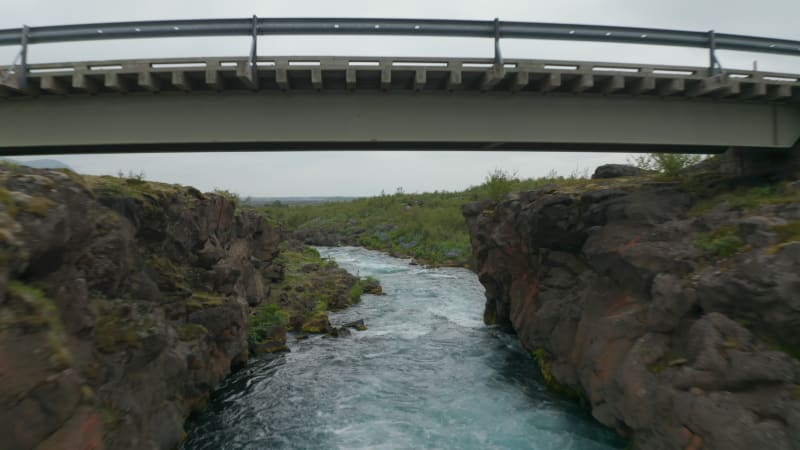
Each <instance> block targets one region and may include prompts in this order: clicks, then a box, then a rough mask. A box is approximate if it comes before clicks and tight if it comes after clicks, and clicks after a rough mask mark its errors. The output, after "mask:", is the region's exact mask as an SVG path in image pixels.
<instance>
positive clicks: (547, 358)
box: [531, 347, 589, 407]
mask: <svg viewBox="0 0 800 450" xmlns="http://www.w3.org/2000/svg"><path fill="white" fill-rule="evenodd" d="M531 355H532V356H533V359H535V360H536V362H537V363H538V364H539V372H540V373H541V375H542V380H543V381H544V384H545V385H546V386H547V387H548V388H550V390H552V391H553V392H555V393H557V394H559V395H561V396H564V397H566V398H569V399H572V400H575V401H577V402H579V403H580V404H581V405H582V406H585V407H588V406H589V402H588V400H587V398H586V393H584V392H582V391H581V390H579V389H575V388H572V387H570V386H567V385H565V384H562V383H560V382H559V381H558V380H556V378H555V377H554V376H553V371H552V361H553V357H552V355H550V353H549V352H548V351H547V350H545V349H544V348H541V347H540V348H537V349H536V350H534V351H533V352H531Z"/></svg>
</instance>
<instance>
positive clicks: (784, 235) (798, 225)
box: [772, 221, 800, 244]
mask: <svg viewBox="0 0 800 450" xmlns="http://www.w3.org/2000/svg"><path fill="white" fill-rule="evenodd" d="M772 231H774V232H775V233H777V235H778V243H779V244H785V243H788V242H798V241H800V221H795V222H789V223H787V224H785V225H775V226H774V227H772Z"/></svg>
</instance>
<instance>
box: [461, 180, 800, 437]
mask: <svg viewBox="0 0 800 450" xmlns="http://www.w3.org/2000/svg"><path fill="white" fill-rule="evenodd" d="M464 215H465V217H466V218H467V222H468V225H469V229H470V235H471V240H472V246H473V254H474V257H475V260H476V261H475V263H476V271H477V273H478V275H479V278H480V281H481V283H483V285H484V286H485V288H486V309H485V320H486V322H487V323H497V324H508V325H510V326H512V327H513V328H514V330H516V332H517V334H518V336H519V339H520V341H521V342H522V344H523V345H524V346H525V347H526V348H527V349H528V350H529V351H530V352H531V353H532V354H533V355H534V357H535V358H536V359H537V360H538V362H539V365H540V368H541V369H542V375H543V378H544V380H545V382H547V383H548V384H549V385H550V386H551V387H553V388H554V389H556V390H558V391H560V392H562V393H564V394H566V395H570V396H573V397H575V398H579V399H583V400H584V401H585V402H586V403H587V404H588V405H590V407H591V412H592V414H593V415H594V417H595V418H597V420H599V421H600V422H602V423H603V424H605V425H607V426H609V427H613V428H615V429H617V430H618V431H619V432H620V433H621V434H623V435H625V436H628V437H630V438H632V442H633V447H634V448H637V449H648V450H659V449H694V450H697V449H725V450H732V449H755V448H769V449H782V450H783V449H787V450H788V449H795V450H796V449H800V362H799V361H798V358H800V333H798V332H797V330H798V326H800V184H799V183H798V182H790V181H781V182H776V181H769V180H764V179H760V178H749V179H745V178H737V179H731V178H727V179H726V178H722V177H720V176H715V175H712V174H708V173H706V174H698V175H694V176H693V177H692V178H691V179H689V180H685V181H683V182H680V183H678V182H661V181H658V180H656V179H654V178H653V177H649V178H648V177H640V178H612V179H607V180H592V181H587V182H585V183H582V184H579V185H572V186H561V187H559V186H552V187H551V188H544V189H538V190H535V191H532V192H526V193H523V194H519V195H512V196H511V197H509V198H508V199H506V200H504V201H502V202H500V203H492V202H482V203H475V204H470V205H467V206H466V207H465V208H464Z"/></svg>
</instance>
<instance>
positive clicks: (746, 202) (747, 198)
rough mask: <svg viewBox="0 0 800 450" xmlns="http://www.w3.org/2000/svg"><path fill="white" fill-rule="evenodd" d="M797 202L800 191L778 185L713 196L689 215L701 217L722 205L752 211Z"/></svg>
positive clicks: (799, 197) (696, 206) (786, 185)
mask: <svg viewBox="0 0 800 450" xmlns="http://www.w3.org/2000/svg"><path fill="white" fill-rule="evenodd" d="M795 202H800V189H797V188H792V187H791V186H789V185H788V183H777V184H769V185H765V186H757V187H748V188H739V189H734V190H728V191H725V192H722V193H719V194H716V195H712V196H711V197H709V198H706V199H705V200H702V201H700V202H698V203H697V204H696V205H695V206H694V207H693V208H692V209H691V210H689V215H692V216H699V215H702V214H705V213H707V212H708V211H710V210H711V209H713V208H714V207H716V206H717V205H720V204H722V203H726V204H728V205H730V207H732V208H735V209H742V210H750V209H754V208H757V207H759V206H767V205H782V204H787V203H795Z"/></svg>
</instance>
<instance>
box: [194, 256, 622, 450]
mask: <svg viewBox="0 0 800 450" xmlns="http://www.w3.org/2000/svg"><path fill="white" fill-rule="evenodd" d="M320 252H321V253H322V255H323V256H327V257H331V258H333V259H334V260H336V261H337V262H338V263H339V265H340V266H341V267H343V268H345V269H347V270H348V271H350V272H351V273H354V274H356V273H357V274H359V275H361V276H362V277H364V276H374V277H376V278H378V279H380V281H381V284H382V285H383V288H384V291H385V292H386V293H387V295H385V296H372V295H365V296H364V297H363V299H362V302H361V303H360V304H359V305H356V306H354V307H352V308H350V309H348V310H347V311H344V312H342V313H338V314H331V323H332V324H333V325H339V324H342V323H345V322H347V321H351V320H355V319H364V320H365V322H366V324H367V326H368V327H369V329H368V330H367V331H362V332H358V331H353V334H352V335H351V336H349V337H343V338H327V337H323V336H312V337H311V338H309V339H307V340H302V341H295V340H294V339H292V338H291V337H290V339H289V340H290V343H289V346H290V347H291V350H292V351H291V352H290V353H283V354H279V355H268V356H263V357H258V358H256V359H255V360H254V361H252V362H251V363H250V364H249V365H248V366H247V367H246V368H245V369H243V370H241V371H239V372H237V373H236V374H234V375H233V376H232V377H230V378H229V379H228V380H227V381H226V382H225V383H224V384H223V385H222V387H221V388H220V389H219V390H218V391H217V392H216V393H215V394H214V395H213V397H212V400H211V402H210V404H209V407H208V409H207V410H206V411H205V412H204V413H203V414H201V415H200V416H198V417H196V418H193V419H192V420H191V421H190V422H189V423H188V432H189V438H188V440H187V441H186V443H185V445H184V447H183V448H184V450H218V449H282V448H292V449H366V448H369V449H423V448H437V449H542V450H544V449H548V450H551V449H552V450H569V449H572V450H606V449H621V448H623V447H624V446H625V442H623V441H621V440H619V439H618V438H617V437H616V436H615V435H614V434H613V432H611V431H609V430H607V429H605V428H603V427H602V426H601V425H599V424H598V423H596V422H594V421H593V420H592V419H591V417H590V416H589V415H588V414H587V413H586V412H585V411H583V410H581V409H580V408H579V407H578V406H577V405H575V404H573V403H572V402H569V401H567V400H563V399H560V398H558V397H557V396H556V395H554V394H552V393H551V392H549V391H548V390H547V388H546V387H545V386H544V385H542V384H541V382H540V381H539V380H538V379H537V375H536V373H537V367H536V364H535V362H534V361H533V360H532V359H531V357H530V356H529V355H528V354H526V353H525V351H524V350H523V349H522V348H521V347H520V346H519V344H518V343H517V340H516V337H515V336H513V335H510V334H507V333H506V332H504V331H502V330H499V329H497V328H494V327H487V326H486V325H484V324H483V321H482V313H483V301H484V297H483V288H482V287H481V285H480V284H479V283H478V281H477V278H476V276H475V275H474V274H473V273H471V272H469V271H467V270H464V269H425V268H422V267H419V266H409V265H408V262H407V261H404V260H401V259H396V258H391V257H389V256H386V255H384V254H381V253H378V252H373V251H369V250H364V249H361V248H352V247H339V248H320Z"/></svg>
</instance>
